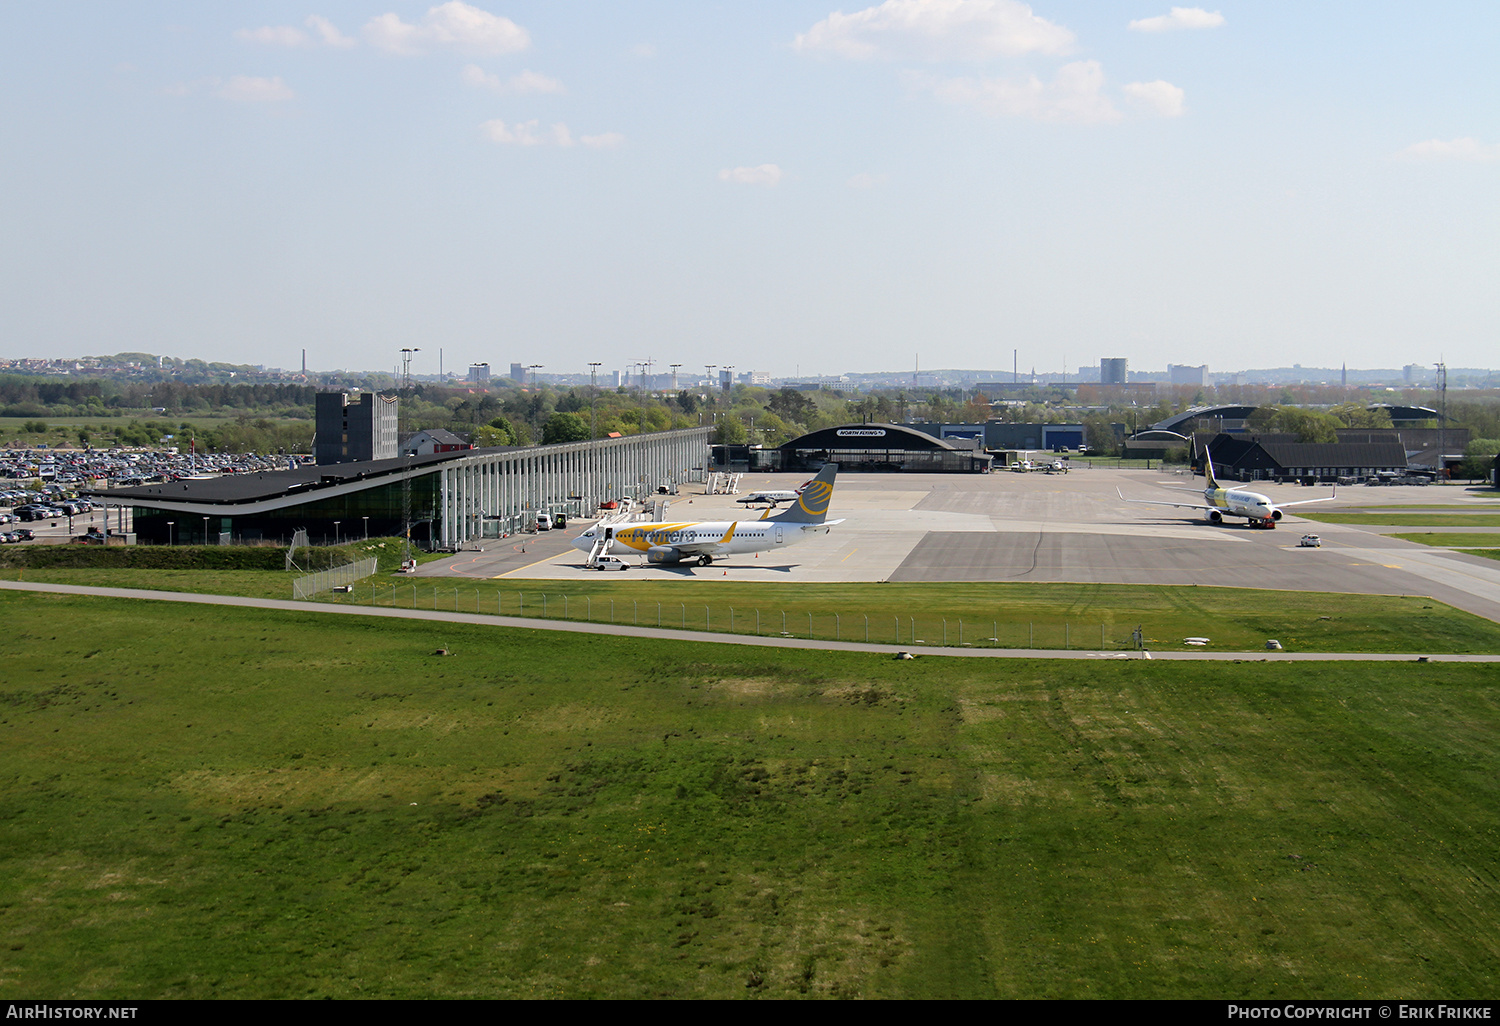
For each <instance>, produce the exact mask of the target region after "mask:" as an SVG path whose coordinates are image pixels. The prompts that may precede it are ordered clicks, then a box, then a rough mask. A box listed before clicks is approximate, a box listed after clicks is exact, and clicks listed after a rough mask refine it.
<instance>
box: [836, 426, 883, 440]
mask: <svg viewBox="0 0 1500 1026" xmlns="http://www.w3.org/2000/svg"><path fill="white" fill-rule="evenodd" d="M838 436H839V437H840V438H884V437H885V428H839V429H838Z"/></svg>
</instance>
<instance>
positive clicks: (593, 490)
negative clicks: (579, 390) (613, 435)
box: [589, 360, 600, 512]
mask: <svg viewBox="0 0 1500 1026" xmlns="http://www.w3.org/2000/svg"><path fill="white" fill-rule="evenodd" d="M599 367H600V361H598V360H591V361H589V502H591V503H593V504H594V509H593V510H591V511H590V512H597V511H598V509H599V480H598V477H599V431H598V429H597V428H595V426H594V407H595V406H596V405H598V402H599Z"/></svg>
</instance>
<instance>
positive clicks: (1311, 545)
mask: <svg viewBox="0 0 1500 1026" xmlns="http://www.w3.org/2000/svg"><path fill="white" fill-rule="evenodd" d="M1297 545H1298V546H1299V547H1300V548H1304V549H1320V548H1322V547H1323V539H1322V538H1319V537H1318V536H1317V535H1315V534H1304V535H1303V536H1302V540H1301V541H1299V542H1298V543H1297Z"/></svg>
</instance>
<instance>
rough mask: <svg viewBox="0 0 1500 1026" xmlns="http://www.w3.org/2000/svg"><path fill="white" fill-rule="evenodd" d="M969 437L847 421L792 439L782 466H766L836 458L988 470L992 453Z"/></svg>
mask: <svg viewBox="0 0 1500 1026" xmlns="http://www.w3.org/2000/svg"><path fill="white" fill-rule="evenodd" d="M966 442H967V444H966V445H965V446H964V447H959V446H956V445H954V444H953V443H952V442H949V441H946V440H944V439H941V438H935V437H933V436H932V435H930V434H927V433H926V432H924V431H918V430H916V429H915V428H912V427H908V426H906V425H903V424H843V425H840V426H839V427H831V428H823V429H822V430H821V431H811V432H809V433H807V434H805V435H803V436H802V437H801V438H794V439H792V440H791V441H790V442H787V443H786V444H785V445H782V446H781V447H780V448H779V449H777V450H775V451H774V453H775V457H776V458H775V459H773V461H772V462H774V463H777V464H778V465H779V467H777V468H766V469H781V470H789V471H799V472H800V471H804V470H816V469H817V468H818V467H821V466H822V465H823V464H824V463H827V462H829V461H830V460H832V461H834V462H836V463H838V465H839V469H840V470H847V471H862V470H863V471H891V472H895V471H911V472H915V473H924V474H933V473H947V474H984V473H988V472H989V469H990V462H991V461H990V457H989V456H988V455H986V454H985V453H984V451H983V449H974V448H972V446H973V444H974V443H973V442H972V441H968V440H966Z"/></svg>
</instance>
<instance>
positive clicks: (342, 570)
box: [292, 556, 380, 599]
mask: <svg viewBox="0 0 1500 1026" xmlns="http://www.w3.org/2000/svg"><path fill="white" fill-rule="evenodd" d="M379 564H380V561H379V560H378V559H376V558H375V557H373V556H371V557H370V558H369V559H361V560H359V561H358V562H354V563H345V564H344V565H343V566H336V567H334V568H333V569H332V570H320V571H318V572H317V573H315V574H308V575H307V576H306V577H299V578H297V579H296V580H295V581H293V582H292V598H294V599H305V598H311V597H312V596H314V595H316V594H318V593H319V592H323V591H332V590H333V589H334V588H351V587H353V586H354V584H355V583H356V582H357V581H361V580H363V579H364V578H366V577H369V576H370V575H372V574H374V573H375V570H376V568H377V567H378V566H379Z"/></svg>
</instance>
